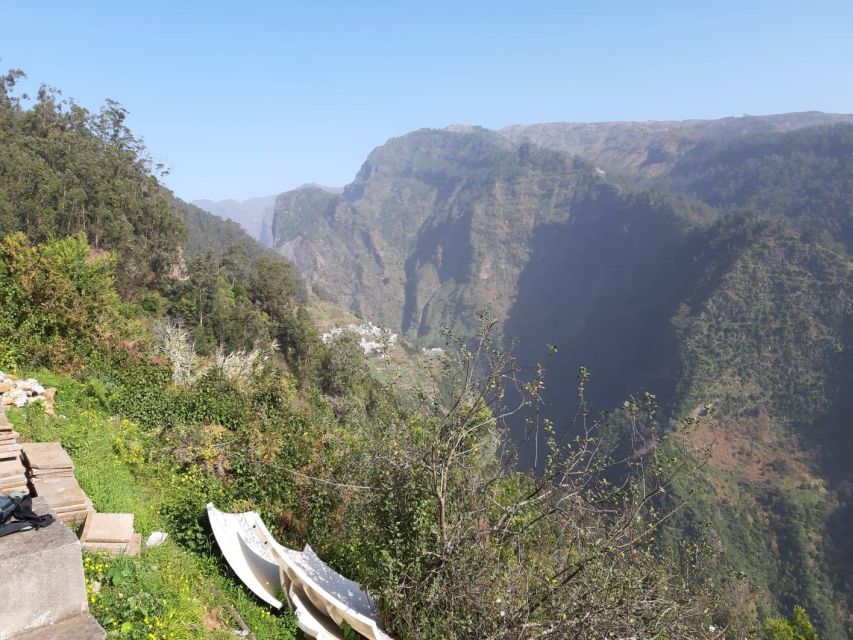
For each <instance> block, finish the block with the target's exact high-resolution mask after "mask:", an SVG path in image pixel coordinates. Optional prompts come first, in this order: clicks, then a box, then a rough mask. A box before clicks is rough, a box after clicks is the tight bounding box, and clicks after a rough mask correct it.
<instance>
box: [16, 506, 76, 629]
mask: <svg viewBox="0 0 853 640" xmlns="http://www.w3.org/2000/svg"><path fill="white" fill-rule="evenodd" d="M33 510H34V511H35V512H36V513H39V514H42V513H50V509H49V507H48V506H47V503H46V502H45V501H44V500H43V499H41V498H34V499H33ZM0 576H2V578H0V621H2V624H1V625H0V640H8V639H10V638H16V637H17V636H19V635H21V634H23V633H25V632H29V631H32V630H35V629H37V628H39V627H44V626H46V625H52V624H54V623H57V622H61V621H63V620H67V619H69V618H79V617H80V616H81V615H83V614H84V613H87V611H88V607H87V603H86V583H85V580H84V578H83V559H82V555H81V553H80V542H79V541H78V540H77V537H76V536H75V535H74V534H73V533H72V532H71V530H70V529H69V528H68V527H66V526H64V525H63V524H62V523H61V522H54V523H53V524H51V525H50V526H49V527H46V528H44V529H39V530H34V531H23V532H19V533H13V534H11V535H8V536H4V537H2V538H0ZM44 637H54V636H44ZM56 637H59V636H56ZM82 637H85V636H82Z"/></svg>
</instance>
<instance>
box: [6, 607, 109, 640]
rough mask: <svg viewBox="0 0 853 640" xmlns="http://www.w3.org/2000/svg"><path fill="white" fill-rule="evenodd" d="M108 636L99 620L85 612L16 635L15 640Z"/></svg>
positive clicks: (94, 639)
mask: <svg viewBox="0 0 853 640" xmlns="http://www.w3.org/2000/svg"><path fill="white" fill-rule="evenodd" d="M106 637H107V634H106V633H105V632H104V630H103V629H102V628H101V625H99V624H98V621H97V620H95V619H94V618H93V617H92V615H91V614H89V613H84V614H83V615H82V616H75V617H74V618H69V619H67V620H63V621H62V622H58V623H56V624H52V625H50V626H49V627H43V628H41V629H36V630H35V631H30V632H28V633H25V634H23V635H20V636H15V638H14V640H104V638H106Z"/></svg>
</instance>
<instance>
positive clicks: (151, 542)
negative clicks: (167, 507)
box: [145, 531, 169, 549]
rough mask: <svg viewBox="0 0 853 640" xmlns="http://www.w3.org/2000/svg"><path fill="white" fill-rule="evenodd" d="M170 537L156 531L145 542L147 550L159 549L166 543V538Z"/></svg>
mask: <svg viewBox="0 0 853 640" xmlns="http://www.w3.org/2000/svg"><path fill="white" fill-rule="evenodd" d="M168 537H169V534H168V533H164V532H162V531H154V532H153V533H152V534H151V535H150V536H148V539H147V540H146V541H145V548H146V549H150V548H151V547H157V546H160V545H161V544H163V543H164V542H166V538H168Z"/></svg>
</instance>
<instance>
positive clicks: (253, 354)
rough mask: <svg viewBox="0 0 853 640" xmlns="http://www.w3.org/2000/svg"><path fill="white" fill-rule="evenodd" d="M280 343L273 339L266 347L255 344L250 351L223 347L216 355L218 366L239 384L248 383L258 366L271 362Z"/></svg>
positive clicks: (231, 379)
mask: <svg viewBox="0 0 853 640" xmlns="http://www.w3.org/2000/svg"><path fill="white" fill-rule="evenodd" d="M277 350H278V343H277V342H276V341H275V340H273V341H272V343H270V344H269V345H268V346H266V347H261V346H259V345H255V346H254V348H252V349H251V350H250V351H242V350H239V351H231V352H230V353H227V354H226V353H225V352H224V351H222V350H221V349H220V350H219V353H217V355H216V363H215V365H214V366H216V367H217V368H218V369H219V370H220V371H221V372H222V375H224V376H225V377H226V378H227V379H228V380H230V381H231V382H233V383H235V384H237V385H247V384H249V382H251V380H252V378H253V377H254V376H255V374H256V373H257V372H258V368H259V367H261V366H263V365H264V364H265V363H267V362H269V360H270V358H271V357H272V354H273V352H275V351H277Z"/></svg>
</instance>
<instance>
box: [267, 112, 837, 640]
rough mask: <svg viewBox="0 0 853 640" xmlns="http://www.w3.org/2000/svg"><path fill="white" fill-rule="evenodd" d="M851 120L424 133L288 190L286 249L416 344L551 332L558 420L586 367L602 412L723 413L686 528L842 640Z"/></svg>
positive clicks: (523, 340)
mask: <svg viewBox="0 0 853 640" xmlns="http://www.w3.org/2000/svg"><path fill="white" fill-rule="evenodd" d="M845 121H851V117H850V116H835V115H826V114H817V113H806V114H788V115H783V116H772V117H766V118H733V119H725V120H721V121H693V122H686V123H616V124H602V125H534V126H531V127H511V128H508V129H505V130H503V131H501V132H497V133H496V132H491V131H487V130H483V129H478V128H472V127H454V128H452V129H447V130H422V131H417V132H414V133H411V134H409V135H406V136H403V137H401V138H396V139H393V140H390V141H389V142H388V143H387V144H385V145H383V146H381V147H379V148H377V149H376V150H375V151H374V152H373V153H372V154H371V155H370V156H369V157H368V159H367V160H366V162H365V163H364V165H363V167H362V168H361V171H360V172H359V174H358V175H357V177H356V179H355V180H354V181H353V183H352V184H350V185H348V186H347V187H346V188H345V189H344V191H343V192H342V193H329V192H328V191H324V190H322V189H319V188H315V187H305V188H301V189H297V190H294V191H290V192H287V193H284V194H281V195H280V196H279V197H278V199H277V200H276V205H275V219H274V224H273V236H274V244H275V247H276V250H278V251H279V252H281V253H283V254H284V255H286V256H287V257H288V258H290V259H291V260H293V261H294V263H296V265H297V266H298V267H299V268H300V270H301V271H302V273H303V274H304V275H305V277H306V280H307V281H308V282H309V284H310V285H311V286H312V287H313V288H314V290H315V291H316V292H317V293H318V294H319V295H320V296H321V297H324V298H326V299H329V300H331V301H334V302H336V303H337V304H339V305H341V306H343V307H345V308H348V309H349V310H351V311H353V312H355V313H356V314H358V315H360V316H361V317H363V318H365V319H366V320H371V321H374V322H377V323H379V324H381V325H382V326H384V327H387V328H389V329H391V330H392V331H395V332H398V331H399V332H401V333H402V334H403V335H404V337H405V338H408V339H409V340H415V341H417V342H419V343H420V344H421V346H424V347H432V346H441V344H442V341H441V336H440V332H441V328H442V327H443V326H449V327H451V328H453V329H454V330H456V332H457V333H461V334H463V335H465V334H469V335H470V333H471V332H472V331H473V329H474V326H475V314H476V312H477V311H478V310H479V309H481V308H484V307H488V308H490V309H491V311H492V314H493V315H494V316H495V317H496V319H497V320H498V321H499V322H500V326H501V329H502V331H503V333H504V334H505V335H507V336H510V335H511V336H515V337H518V338H520V345H521V346H520V353H519V355H520V356H521V358H522V360H523V361H524V362H527V363H532V362H535V361H537V360H540V359H541V358H542V357H543V356H544V355H545V351H546V349H545V345H546V344H555V345H557V346H558V347H559V355H558V357H557V358H556V359H555V361H554V362H553V364H552V367H551V370H550V372H549V376H548V381H549V386H548V389H547V390H546V392H545V400H546V403H547V405H548V412H549V416H550V417H552V418H553V419H554V420H555V423H556V424H558V425H565V424H567V423H568V420H569V418H570V416H571V411H572V408H571V407H570V406H569V405H570V403H568V402H567V401H566V398H567V397H568V395H571V394H570V391H571V389H572V388H573V386H574V382H575V374H576V371H577V367H578V366H580V365H584V366H587V367H589V368H590V369H591V371H592V374H593V381H594V382H593V384H592V386H591V392H590V399H591V400H592V402H593V405H594V407H595V408H599V409H608V408H612V407H614V406H617V405H618V403H620V402H621V401H622V400H623V399H625V397H626V396H628V395H629V394H631V393H635V392H638V391H650V392H653V393H655V394H656V395H657V396H658V398H659V400H660V401H661V403H662V405H663V406H664V407H665V408H666V409H667V411H666V413H665V416H664V417H668V418H675V417H676V416H678V415H684V414H688V413H690V412H691V411H694V410H695V409H696V407H697V406H701V405H703V404H705V403H711V404H713V405H714V406H715V407H716V408H717V411H718V422H717V427H718V429H719V431H718V432H717V434H716V436H715V437H718V438H719V439H720V442H721V447H720V448H718V453H716V454H715V457H714V459H712V461H711V462H710V464H709V466H708V470H707V475H706V476H704V477H702V478H697V480H696V485H695V486H694V487H689V488H684V490H686V491H693V490H694V489H695V490H696V491H697V492H698V495H699V498H698V500H697V502H696V506H695V508H694V509H693V510H691V511H686V512H685V514H684V519H683V520H682V521H681V522H679V523H678V525H677V526H676V527H675V528H674V531H675V533H674V536H675V537H676V538H677V537H678V536H679V535H681V534H680V533H679V532H683V531H695V530H697V529H698V528H700V527H703V526H704V525H705V524H707V523H710V525H711V527H712V529H713V530H714V531H715V532H716V533H715V535H716V536H717V542H718V543H719V545H720V547H721V548H723V549H725V554H724V558H725V561H726V562H727V563H728V564H729V566H730V567H732V568H734V569H736V570H739V571H744V572H745V573H746V574H747V575H748V576H749V577H750V579H751V580H752V581H753V583H754V584H755V585H757V589H758V590H759V591H761V592H762V593H764V594H765V596H766V600H765V602H766V603H774V604H776V605H779V606H782V607H786V608H790V607H791V606H793V604H794V603H802V604H806V605H807V607H808V608H809V610H810V611H812V612H814V614H815V616H816V617H817V618H818V619H819V621H820V624H821V628H822V630H823V632H824V636H825V637H827V638H833V639H835V638H838V639H840V638H843V637H844V633H845V631H844V629H845V624H846V623H845V620H846V616H848V615H849V611H850V610H851V603H853V596H851V595H850V594H851V590H850V585H849V584H848V583H847V578H846V576H847V575H848V574H849V566H850V562H851V558H853V547H852V546H851V544H850V542H849V536H848V535H846V534H845V532H849V529H850V527H853V520H851V518H853V515H851V514H853V508H851V506H850V505H851V500H850V497H849V486H850V482H851V480H850V473H849V469H848V468H847V466H846V464H845V462H844V461H845V460H849V457H850V455H853V450H851V448H850V446H849V444H847V443H849V442H850V441H851V440H850V434H849V429H848V424H849V420H847V418H846V417H845V416H847V415H848V414H849V411H850V400H849V399H848V398H849V393H845V389H846V388H849V385H850V384H853V361H851V353H853V333H851V327H853V263H851V260H850V253H849V251H850V247H851V246H853V236H851V235H850V232H851V231H850V230H851V229H853V224H851V213H850V212H851V211H853V170H851V167H853V163H851V160H850V159H851V157H853V153H851V151H850V150H851V149H853V126H850V125H846V124H844V122H845ZM832 123H836V124H834V125H833V124H832ZM812 125H819V126H812ZM829 125H831V126H829ZM571 154H575V155H571ZM577 156H580V157H577ZM649 188H654V189H655V190H648V189H649ZM839 567H841V569H839Z"/></svg>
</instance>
